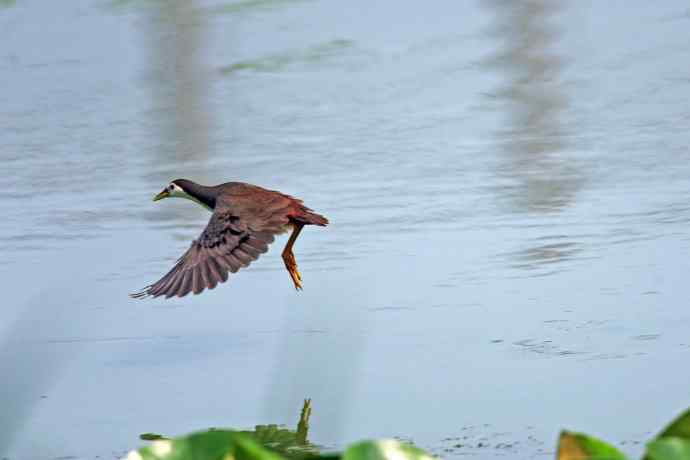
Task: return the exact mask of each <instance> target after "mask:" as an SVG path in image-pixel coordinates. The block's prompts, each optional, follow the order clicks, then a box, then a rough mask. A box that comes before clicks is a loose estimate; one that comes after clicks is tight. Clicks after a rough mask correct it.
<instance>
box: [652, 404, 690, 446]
mask: <svg viewBox="0 0 690 460" xmlns="http://www.w3.org/2000/svg"><path fill="white" fill-rule="evenodd" d="M668 437H674V438H682V439H690V409H687V410H686V411H685V412H683V413H682V414H680V415H679V416H678V417H676V419H675V420H673V421H672V422H671V423H669V424H668V426H667V427H666V428H664V429H663V430H662V431H661V433H659V434H658V435H657V437H656V438H655V439H662V438H668Z"/></svg>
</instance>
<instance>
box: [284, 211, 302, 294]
mask: <svg viewBox="0 0 690 460" xmlns="http://www.w3.org/2000/svg"><path fill="white" fill-rule="evenodd" d="M302 227H304V225H303V224H297V223H295V224H293V230H292V234H291V235H290V238H289V239H288V242H287V244H286V245H285V249H283V254H282V255H283V262H285V268H287V271H288V273H289V274H290V278H292V282H293V283H295V289H297V290H298V291H299V290H301V289H302V276H300V274H299V271H297V262H295V255H294V254H293V253H292V246H293V245H294V244H295V240H297V237H298V236H299V232H301V231H302Z"/></svg>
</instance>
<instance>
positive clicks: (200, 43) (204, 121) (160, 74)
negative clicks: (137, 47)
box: [145, 0, 213, 240]
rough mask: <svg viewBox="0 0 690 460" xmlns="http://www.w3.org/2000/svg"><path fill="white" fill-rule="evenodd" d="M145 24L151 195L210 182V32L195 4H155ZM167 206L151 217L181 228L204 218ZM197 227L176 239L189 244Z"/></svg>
mask: <svg viewBox="0 0 690 460" xmlns="http://www.w3.org/2000/svg"><path fill="white" fill-rule="evenodd" d="M149 21H150V22H149V27H148V29H147V32H146V38H147V40H148V43H149V49H150V53H151V60H150V65H149V69H148V74H147V82H148V87H149V90H150V92H151V94H152V96H153V107H152V108H151V110H150V111H149V116H150V121H149V125H150V126H152V127H153V131H154V132H153V133H152V134H154V135H157V137H158V139H159V141H158V143H154V144H153V145H154V146H153V151H152V152H151V155H150V157H151V158H152V159H153V162H152V164H151V168H150V170H149V171H147V173H146V175H145V177H146V179H147V182H148V183H150V185H151V193H155V192H157V191H159V189H161V188H163V187H164V186H165V185H166V184H167V183H168V182H169V181H170V180H173V179H176V178H178V177H189V178H192V179H194V180H195V181H197V182H201V183H204V182H208V180H209V167H208V150H209V143H210V140H209V139H210V125H211V121H212V116H213V114H212V111H211V108H210V104H208V98H209V95H208V92H207V91H208V88H209V87H210V84H211V82H210V78H209V77H210V74H209V71H208V66H207V65H206V64H205V62H204V59H203V50H204V49H205V43H206V38H207V37H206V33H207V30H208V28H207V24H206V21H205V16H204V15H203V14H202V11H201V10H200V8H199V7H198V5H197V2H196V1H187V0H175V1H167V2H155V8H152V9H151V15H150V18H149ZM169 204H170V203H168V202H166V203H164V205H162V206H156V211H157V212H156V213H155V214H149V216H152V217H153V219H155V220H156V221H161V222H167V223H168V224H172V225H174V226H175V227H176V228H180V226H181V225H183V224H184V223H185V222H186V223H189V221H190V220H191V217H193V216H202V215H203V211H200V210H199V209H196V208H195V207H193V206H169ZM185 204H187V203H185ZM166 205H167V206H166ZM192 227H194V228H192ZM197 227H198V226H197V225H196V224H194V225H192V226H189V228H182V229H181V230H182V231H181V232H180V233H174V236H175V237H176V238H179V239H181V240H188V239H189V237H190V233H191V234H192V235H194V234H195V233H196V231H197V230H198V229H197ZM198 231H200V230H198Z"/></svg>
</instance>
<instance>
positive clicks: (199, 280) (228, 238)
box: [130, 196, 290, 299]
mask: <svg viewBox="0 0 690 460" xmlns="http://www.w3.org/2000/svg"><path fill="white" fill-rule="evenodd" d="M236 198H237V199H233V204H232V205H231V204H229V203H226V202H219V203H218V204H217V205H216V209H215V211H214V213H213V215H212V216H211V219H210V220H209V222H208V225H207V226H206V228H205V229H204V231H203V232H202V233H201V235H200V236H199V238H198V239H196V240H195V241H193V242H192V245H191V246H190V248H189V249H188V250H187V252H185V253H184V254H183V255H182V257H180V258H179V259H178V261H177V263H176V264H175V266H174V267H173V268H172V270H170V271H169V272H168V273H167V274H166V275H165V276H163V278H161V279H160V280H158V281H156V282H155V283H153V284H151V285H149V286H146V287H145V288H144V289H142V290H141V291H140V292H137V293H135V294H130V295H131V297H133V298H137V299H138V298H145V297H158V296H163V295H164V296H165V297H166V298H169V297H173V296H178V297H183V296H185V295H187V294H189V293H190V292H193V293H194V294H199V293H200V292H202V291H203V290H204V289H206V288H208V289H213V288H214V287H216V285H217V284H218V283H222V282H224V281H226V280H227V279H228V273H235V272H237V271H238V270H239V269H240V268H242V267H246V266H248V265H249V264H250V263H251V262H252V261H254V260H256V259H258V258H259V256H260V255H261V254H263V253H264V252H266V251H267V250H268V245H269V244H270V243H272V242H273V240H274V235H275V234H278V233H282V232H283V231H284V227H285V225H287V224H288V223H289V219H288V216H287V212H286V209H287V207H288V206H289V204H290V203H289V202H288V201H287V200H285V199H278V198H279V197H277V196H276V197H275V199H273V200H270V199H269V200H265V201H264V203H262V204H263V205H264V206H262V207H261V208H260V209H261V212H260V214H262V215H261V218H257V217H258V216H257V214H258V213H257V211H258V209H256V208H255V206H256V203H253V202H252V201H251V200H246V199H243V197H242V196H240V197H236Z"/></svg>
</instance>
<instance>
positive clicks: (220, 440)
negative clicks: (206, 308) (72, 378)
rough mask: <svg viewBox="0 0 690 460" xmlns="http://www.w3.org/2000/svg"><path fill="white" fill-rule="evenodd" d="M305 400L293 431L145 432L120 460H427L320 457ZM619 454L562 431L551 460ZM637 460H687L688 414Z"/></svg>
mask: <svg viewBox="0 0 690 460" xmlns="http://www.w3.org/2000/svg"><path fill="white" fill-rule="evenodd" d="M310 414H311V401H310V400H308V399H307V400H305V401H304V406H303V407H302V412H301V414H300V420H299V423H298V425H297V430H295V431H292V430H289V429H287V428H281V427H278V426H277V425H258V426H256V427H255V429H254V430H246V431H235V430H225V429H209V430H205V431H201V432H198V433H192V434H190V435H187V436H182V437H179V438H173V439H170V438H166V437H164V436H162V435H158V434H153V433H146V434H142V435H141V438H142V439H147V440H152V442H151V444H150V445H148V446H146V447H143V448H141V449H139V450H136V451H132V452H130V453H129V454H128V456H127V457H126V460H190V459H191V460H285V459H286V458H300V459H309V460H431V459H432V458H433V456H432V455H431V454H429V453H427V452H425V451H424V450H422V449H419V448H417V447H415V446H413V445H410V444H408V443H405V442H401V441H398V440H393V439H384V440H369V441H361V442H358V443H355V444H352V445H350V446H348V447H347V448H346V449H345V450H344V451H343V452H340V453H322V452H320V448H319V447H318V446H316V445H314V444H311V443H310V442H309V441H308V440H307V435H308V430H309V416H310ZM628 458H629V457H626V456H625V455H624V454H623V453H622V452H620V451H619V450H618V449H616V448H615V447H613V446H612V445H610V444H608V443H606V442H604V441H601V440H599V439H597V438H595V437H593V436H589V435H586V434H582V433H575V432H570V431H562V432H561V434H560V437H559V441H558V450H557V453H556V460H627V459H628ZM643 460H690V409H688V410H686V411H685V412H683V413H682V414H681V415H680V416H678V417H677V418H676V419H675V420H673V421H672V422H671V423H670V424H669V425H668V426H667V427H666V428H664V429H663V430H662V431H661V432H660V433H659V434H658V435H657V436H655V437H654V438H653V439H652V440H651V441H649V442H648V443H647V445H646V450H645V454H644V457H643Z"/></svg>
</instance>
